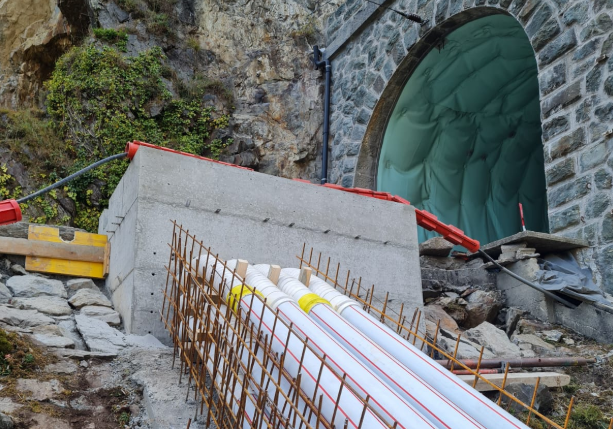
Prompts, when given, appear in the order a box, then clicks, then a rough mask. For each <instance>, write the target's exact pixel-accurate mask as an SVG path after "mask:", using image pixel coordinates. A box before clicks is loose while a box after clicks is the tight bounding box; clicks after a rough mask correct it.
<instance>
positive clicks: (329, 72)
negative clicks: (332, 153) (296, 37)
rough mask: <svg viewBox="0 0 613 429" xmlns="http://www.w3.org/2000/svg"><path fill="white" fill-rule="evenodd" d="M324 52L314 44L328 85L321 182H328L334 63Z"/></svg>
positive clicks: (317, 67)
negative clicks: (324, 56)
mask: <svg viewBox="0 0 613 429" xmlns="http://www.w3.org/2000/svg"><path fill="white" fill-rule="evenodd" d="M322 56H323V52H322V51H321V50H320V49H319V47H318V46H313V63H314V64H315V70H322V69H323V70H324V71H325V73H326V86H325V92H324V134H323V146H322V149H321V184H322V185H325V184H326V183H328V141H329V139H330V86H331V85H332V65H331V64H330V60H328V59H323V60H322Z"/></svg>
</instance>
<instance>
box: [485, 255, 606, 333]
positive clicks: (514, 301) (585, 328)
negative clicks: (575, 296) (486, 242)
mask: <svg viewBox="0 0 613 429" xmlns="http://www.w3.org/2000/svg"><path fill="white" fill-rule="evenodd" d="M507 268H508V269H509V270H511V271H512V272H514V273H515V274H517V275H519V276H521V277H523V278H525V279H528V280H530V281H532V282H536V272H537V271H538V270H539V266H538V264H537V262H536V259H527V260H525V261H518V262H515V263H513V264H511V265H509V266H508V267H507ZM497 286H498V289H500V290H501V291H503V292H504V294H505V301H506V302H505V303H506V305H507V306H509V307H517V308H520V309H522V310H524V311H527V312H529V313H530V314H531V315H532V316H534V317H536V318H537V319H539V320H542V321H545V322H549V323H557V324H560V325H563V326H566V327H568V328H570V329H572V330H573V331H575V332H578V333H580V334H583V335H585V336H587V337H589V338H593V339H595V340H597V341H600V342H603V343H613V308H612V309H611V310H610V311H605V310H604V309H599V308H596V307H594V306H593V305H590V304H589V303H587V302H584V303H581V304H580V305H579V307H577V308H575V309H570V308H567V307H565V306H563V305H562V304H559V303H558V302H556V301H554V300H553V299H551V298H549V297H547V296H545V295H544V294H542V293H541V292H539V291H536V290H534V289H532V288H530V287H529V286H526V285H525V284H523V283H521V282H519V281H518V280H515V279H514V278H512V277H511V276H509V275H508V274H505V273H500V274H499V275H498V284H497Z"/></svg>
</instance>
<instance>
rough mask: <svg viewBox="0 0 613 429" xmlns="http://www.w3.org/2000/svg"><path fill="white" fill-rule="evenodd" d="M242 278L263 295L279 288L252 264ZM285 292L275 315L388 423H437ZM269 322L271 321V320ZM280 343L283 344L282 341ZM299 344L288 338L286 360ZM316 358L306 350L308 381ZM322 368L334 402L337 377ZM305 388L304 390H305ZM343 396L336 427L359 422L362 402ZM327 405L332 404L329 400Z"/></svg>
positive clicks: (414, 427)
mask: <svg viewBox="0 0 613 429" xmlns="http://www.w3.org/2000/svg"><path fill="white" fill-rule="evenodd" d="M245 280H246V282H247V283H248V284H249V285H250V286H251V287H255V288H256V289H257V290H258V291H259V292H260V293H262V294H263V295H264V296H265V297H267V295H266V293H265V291H272V290H273V288H274V289H277V290H279V289H278V288H277V287H276V286H274V284H272V283H271V282H270V280H268V278H267V277H266V276H265V275H264V274H262V273H260V272H259V271H258V270H256V269H255V268H253V267H249V268H248V270H247V278H246V279H245ZM271 285H272V286H271ZM275 293H278V292H275ZM284 295H285V294H284ZM285 296H286V297H287V298H289V301H288V300H284V301H283V302H282V303H281V304H279V305H278V306H277V308H276V310H277V312H278V314H279V316H280V317H281V318H283V319H284V320H285V321H286V322H288V323H291V324H292V325H293V326H294V327H295V328H296V330H298V331H300V333H301V334H302V335H303V337H304V338H308V342H309V344H311V345H312V346H314V347H315V349H316V350H317V353H318V354H319V355H320V357H321V356H324V355H325V357H326V361H327V362H328V363H329V364H330V365H331V366H332V367H333V368H334V369H335V371H337V372H338V373H341V374H343V373H344V374H346V382H347V384H349V385H351V386H352V387H353V388H354V389H355V390H356V391H357V392H358V393H359V394H360V395H361V396H362V397H363V398H366V397H367V396H369V397H370V399H369V403H370V404H371V406H372V407H373V409H375V410H376V411H377V412H378V413H379V414H380V415H381V417H382V418H383V419H385V420H386V421H387V423H388V424H390V425H393V424H394V422H397V423H398V425H397V427H398V428H406V429H409V428H411V429H420V428H436V427H437V426H435V425H434V424H433V423H432V422H431V421H430V420H429V419H428V418H426V417H425V416H424V415H423V414H422V413H420V412H419V411H417V410H416V409H415V408H413V407H412V406H411V404H409V403H408V402H407V401H406V400H405V399H404V398H402V397H401V396H400V395H398V393H397V392H396V391H395V390H394V389H392V388H391V387H390V386H388V385H387V384H386V383H384V382H383V381H381V379H380V378H379V377H377V376H376V375H374V374H373V373H372V372H371V371H370V370H369V369H368V368H367V367H366V366H365V365H364V364H362V362H360V361H359V360H358V359H357V358H356V357H355V356H353V355H352V354H351V353H349V352H348V351H347V350H346V349H345V348H344V347H342V346H341V345H340V344H338V342H337V341H336V340H335V339H334V338H332V337H331V336H330V335H329V334H328V333H327V332H326V331H324V330H323V329H322V328H321V327H320V326H319V325H317V324H316V323H315V322H314V321H313V320H312V319H310V318H309V317H308V316H307V315H306V314H305V313H304V312H303V311H302V309H301V308H300V307H298V305H297V304H296V303H295V302H294V301H293V300H292V299H291V298H290V297H289V296H287V295H285ZM256 301H257V304H259V303H260V301H259V300H255V299H254V300H253V302H254V307H255V306H256ZM243 302H245V300H244V299H243V301H241V303H243ZM249 302H251V300H250V299H249V300H248V301H247V303H246V305H245V306H244V307H243V308H244V309H245V310H248V303H249ZM266 310H267V309H265V310H264V312H263V313H264V314H267V311H266ZM257 311H259V309H258V310H256V314H257ZM268 313H271V314H272V312H270V311H268ZM269 323H272V321H271V322H269ZM264 325H265V324H264ZM276 326H277V329H280V332H279V334H276V335H275V338H277V339H279V340H280V341H282V342H283V341H284V338H285V337H284V335H285V336H286V335H287V328H286V327H285V326H284V325H283V324H281V323H277V325H276ZM290 338H291V339H292V340H293V339H294V335H293V334H292V335H290ZM281 345H283V343H282V344H281ZM296 347H297V349H296ZM303 348H304V347H303V344H302V341H300V340H298V339H297V338H296V344H295V345H293V344H292V341H291V340H290V343H289V345H288V349H289V351H290V353H289V356H286V362H287V361H290V362H292V361H294V362H293V365H298V364H299V359H300V356H301V355H302V353H303ZM281 351H282V350H281ZM307 355H308V356H309V358H310V359H313V362H309V363H308V365H307V363H306V357H307ZM290 357H291V359H290ZM320 362H321V361H320V359H318V358H317V356H315V354H314V353H312V352H311V350H309V349H307V350H306V353H305V363H304V365H303V370H307V368H308V370H307V371H306V372H307V373H308V374H309V376H310V378H311V381H310V383H314V382H315V380H316V376H317V373H318V372H319V369H320V367H321V364H320ZM295 370H296V369H294V371H295ZM324 371H325V372H326V374H325V377H323V376H322V380H321V385H322V386H323V387H324V389H327V391H328V395H330V399H332V401H333V402H335V401H336V399H335V396H334V395H335V394H338V390H339V388H340V380H339V379H338V377H337V376H336V375H334V374H333V373H332V372H331V371H329V370H324ZM307 378H309V377H303V380H305V379H307ZM324 382H325V385H324ZM329 383H331V388H329V387H328V386H329ZM305 385H306V383H305ZM306 389H307V390H308V391H309V392H311V393H310V395H312V392H313V389H314V386H313V385H307V386H306ZM307 390H305V392H306V391H307ZM346 393H349V392H346ZM307 394H309V393H307ZM347 398H351V399H352V401H351V402H352V403H353V404H351V403H349V402H348V401H347V400H346V398H345V394H343V395H342V396H341V400H340V401H339V412H341V409H342V413H343V414H344V415H345V417H344V418H341V419H339V418H338V416H337V417H336V419H335V420H334V421H331V423H333V424H335V425H336V427H344V424H340V423H341V422H344V420H345V418H347V419H348V423H349V426H348V427H357V426H356V424H357V423H359V419H360V418H359V417H358V415H361V414H362V410H363V406H361V404H362V402H361V401H360V400H359V398H357V397H355V396H354V395H353V394H351V395H350V396H347ZM341 402H342V403H341ZM331 405H332V406H333V404H331ZM369 414H370V410H367V412H366V415H369ZM324 415H325V416H326V418H328V417H329V416H330V418H331V415H330V409H329V410H328V414H324ZM373 417H374V416H373ZM362 427H363V428H364V429H366V428H368V429H370V428H371V427H374V426H371V425H370V424H367V423H366V422H364V424H363V426H362Z"/></svg>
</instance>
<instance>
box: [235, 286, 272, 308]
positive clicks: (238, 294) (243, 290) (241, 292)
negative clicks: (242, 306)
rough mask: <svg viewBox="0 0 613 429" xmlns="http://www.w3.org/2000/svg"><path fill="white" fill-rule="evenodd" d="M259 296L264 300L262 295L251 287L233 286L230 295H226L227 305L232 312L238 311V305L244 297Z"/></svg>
mask: <svg viewBox="0 0 613 429" xmlns="http://www.w3.org/2000/svg"><path fill="white" fill-rule="evenodd" d="M251 294H255V295H259V296H261V297H262V298H264V295H262V294H261V293H260V291H258V290H254V289H253V288H252V287H251V286H248V285H238V286H234V287H233V288H232V290H230V293H229V294H228V305H229V306H230V307H231V308H232V310H234V312H237V311H238V303H239V302H240V300H241V299H242V298H243V297H244V296H246V295H251Z"/></svg>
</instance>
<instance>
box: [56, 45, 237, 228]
mask: <svg viewBox="0 0 613 429" xmlns="http://www.w3.org/2000/svg"><path fill="white" fill-rule="evenodd" d="M164 61H165V56H164V54H163V52H162V50H161V49H160V48H159V47H154V48H152V49H150V50H147V51H144V52H141V53H140V54H139V55H138V56H135V57H126V56H124V55H122V54H121V53H120V52H119V51H118V50H117V49H116V48H113V47H111V46H104V47H99V46H96V45H93V44H89V45H84V46H81V47H76V48H73V49H72V50H71V51H69V52H68V53H67V54H65V55H64V56H63V57H62V58H60V60H59V61H58V62H57V64H56V69H55V71H54V72H53V75H52V77H51V79H50V80H49V81H48V82H47V83H46V87H47V89H48V91H49V92H48V96H47V111H48V113H49V115H50V116H51V117H52V119H53V120H54V124H55V130H56V132H57V133H58V135H59V136H60V137H61V138H63V139H65V141H66V142H67V143H69V144H70V145H71V147H72V151H73V153H74V154H75V156H76V159H75V161H74V163H73V164H72V166H71V167H70V168H69V169H68V173H72V172H75V171H77V170H80V169H81V168H84V167H86V166H88V165H89V164H91V162H92V160H96V159H100V158H104V157H107V156H110V155H112V154H115V153H120V152H123V150H124V148H125V144H126V142H127V141H132V140H142V141H147V142H150V143H153V144H156V145H160V146H167V147H171V148H173V149H177V150H181V151H184V152H189V153H193V154H196V155H212V156H217V157H218V156H219V153H220V152H221V150H222V149H223V147H225V145H227V144H228V143H227V142H225V143H223V142H220V141H213V142H211V141H209V139H210V136H211V132H212V131H213V130H215V129H220V128H225V127H227V126H228V124H229V119H230V117H229V115H218V114H217V113H216V112H215V110H214V109H213V108H212V107H210V106H206V105H205V103H204V101H203V97H202V95H203V94H204V93H205V92H206V91H207V88H205V87H199V88H197V89H195V90H194V93H192V94H182V97H181V98H175V99H173V98H172V96H171V93H170V91H169V90H168V89H167V87H166V84H165V83H164V80H163V71H164V69H165V67H164ZM127 165H128V163H127V161H120V162H114V163H110V164H107V165H106V166H104V167H102V168H100V169H97V170H94V171H92V172H90V173H88V174H86V175H84V176H82V177H81V178H79V179H78V180H75V181H73V182H71V183H70V184H69V185H68V186H67V188H66V192H67V194H68V195H69V196H70V197H71V198H73V199H74V200H75V203H76V207H77V216H76V218H75V225H76V226H78V227H81V228H85V229H87V230H89V231H94V230H96V229H97V225H98V217H99V215H100V210H101V209H102V208H103V207H104V205H105V204H107V201H108V198H109V197H110V195H111V194H112V192H113V190H114V189H115V187H116V186H117V184H118V183H119V180H120V179H121V177H122V175H123V173H124V172H125V170H126V168H127ZM94 183H97V184H102V198H101V199H98V200H96V201H93V200H92V195H91V192H88V190H91V189H90V186H91V185H92V184H94ZM49 214H52V213H51V212H49Z"/></svg>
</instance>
